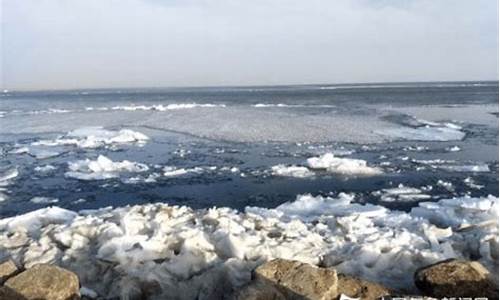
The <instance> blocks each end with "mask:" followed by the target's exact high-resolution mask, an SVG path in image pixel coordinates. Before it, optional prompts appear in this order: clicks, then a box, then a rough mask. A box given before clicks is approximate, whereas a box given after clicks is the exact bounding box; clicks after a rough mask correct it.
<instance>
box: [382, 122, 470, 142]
mask: <svg viewBox="0 0 500 300" xmlns="http://www.w3.org/2000/svg"><path fill="white" fill-rule="evenodd" d="M406 121H408V120H406ZM409 121H411V123H409V125H413V126H412V127H410V126H405V127H400V128H391V129H384V130H376V131H375V132H376V133H378V134H381V135H384V136H388V137H391V138H393V139H403V140H410V141H438V142H446V141H460V140H462V139H463V138H464V137H465V132H463V131H462V127H461V126H459V125H456V124H453V123H438V122H430V121H425V120H417V119H414V118H411V119H410V120H409Z"/></svg>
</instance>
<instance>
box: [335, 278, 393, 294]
mask: <svg viewBox="0 0 500 300" xmlns="http://www.w3.org/2000/svg"><path fill="white" fill-rule="evenodd" d="M337 292H338V294H344V295H346V296H348V297H350V298H359V299H362V300H374V299H379V298H380V297H382V296H386V295H390V294H391V293H392V291H391V290H389V289H387V288H386V287H384V286H382V285H380V284H377V283H373V282H369V281H365V280H362V279H358V278H355V277H352V276H348V275H344V274H339V275H338V285H337Z"/></svg>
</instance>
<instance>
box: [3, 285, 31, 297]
mask: <svg viewBox="0 0 500 300" xmlns="http://www.w3.org/2000/svg"><path fill="white" fill-rule="evenodd" d="M0 300H26V298H24V297H23V296H21V295H19V294H18V293H17V292H16V291H14V290H13V289H11V288H8V287H6V286H0Z"/></svg>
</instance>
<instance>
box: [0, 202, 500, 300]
mask: <svg viewBox="0 0 500 300" xmlns="http://www.w3.org/2000/svg"><path fill="white" fill-rule="evenodd" d="M355 200H356V197H355V196H354V195H346V194H340V195H338V196H337V197H321V196H317V197H314V196H312V195H301V196H298V197H297V199H296V200H295V201H293V202H288V203H284V204H282V205H280V206H278V207H277V208H275V209H266V208H247V209H246V211H245V212H243V213H242V212H238V211H235V210H232V209H229V208H212V209H203V210H194V209H191V208H189V207H185V206H182V207H179V206H169V205H166V204H161V203H157V204H146V205H140V206H127V207H122V208H115V209H113V208H102V209H99V210H88V211H81V212H80V213H78V214H77V213H74V212H71V211H68V210H64V209H61V208H57V207H52V208H45V209H41V210H37V211H34V212H31V213H28V214H24V215H20V216H16V217H12V218H7V219H3V220H0V259H1V258H2V257H12V258H13V259H14V260H15V261H16V262H17V263H19V264H20V265H22V266H24V267H30V266H32V265H34V264H37V263H40V262H47V263H54V264H58V265H61V266H63V267H66V268H68V269H70V270H72V271H74V272H76V273H77V274H78V275H79V278H80V280H81V283H82V286H85V287H86V288H88V289H91V290H93V291H95V292H96V293H97V294H98V295H99V296H101V297H104V298H113V297H122V298H127V297H131V296H132V295H134V293H135V292H137V291H138V290H140V289H141V287H144V286H149V287H155V289H156V291H155V293H156V295H157V296H158V298H160V299H161V298H162V297H163V298H165V297H171V298H174V299H177V298H179V299H199V296H200V295H203V296H204V297H206V298H210V299H211V298H213V299H221V298H222V293H224V294H227V293H230V292H231V291H234V290H237V289H238V288H239V287H241V286H243V285H244V284H246V283H247V282H248V281H250V279H251V270H252V269H254V268H255V267H256V266H257V265H259V264H261V263H262V262H264V261H266V260H270V259H273V258H285V259H294V260H299V261H302V262H307V263H312V264H320V263H321V264H322V265H324V266H334V267H335V268H336V269H337V270H338V271H339V272H341V273H346V274H351V275H355V276H360V277H362V278H365V279H368V280H372V281H376V282H381V283H383V284H386V285H387V286H390V287H392V288H396V289H397V288H403V289H405V290H408V291H411V290H412V289H414V287H413V274H414V271H415V270H416V269H417V268H419V267H422V266H425V265H429V264H431V263H434V262H437V261H440V260H444V259H447V258H470V257H474V258H477V259H478V260H479V261H481V262H482V263H483V264H484V265H485V266H487V267H489V268H490V271H491V272H492V273H493V275H494V276H498V268H497V267H496V266H497V259H498V252H497V249H498V224H497V223H496V222H497V219H498V198H495V197H491V196H490V197H486V198H454V199H446V200H440V201H438V202H423V203H420V204H419V207H417V208H414V209H413V210H412V211H411V213H405V212H401V211H391V210H388V209H385V208H383V207H380V206H377V205H368V204H367V205H362V204H356V203H354V201H355ZM221 283H224V289H220V286H221Z"/></svg>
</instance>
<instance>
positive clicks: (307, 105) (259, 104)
mask: <svg viewBox="0 0 500 300" xmlns="http://www.w3.org/2000/svg"><path fill="white" fill-rule="evenodd" d="M253 107H256V108H269V107H281V108H283V107H285V108H286V107H289V108H297V107H303V108H334V107H335V105H328V104H316V105H315V104H284V103H257V104H254V105H253Z"/></svg>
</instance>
